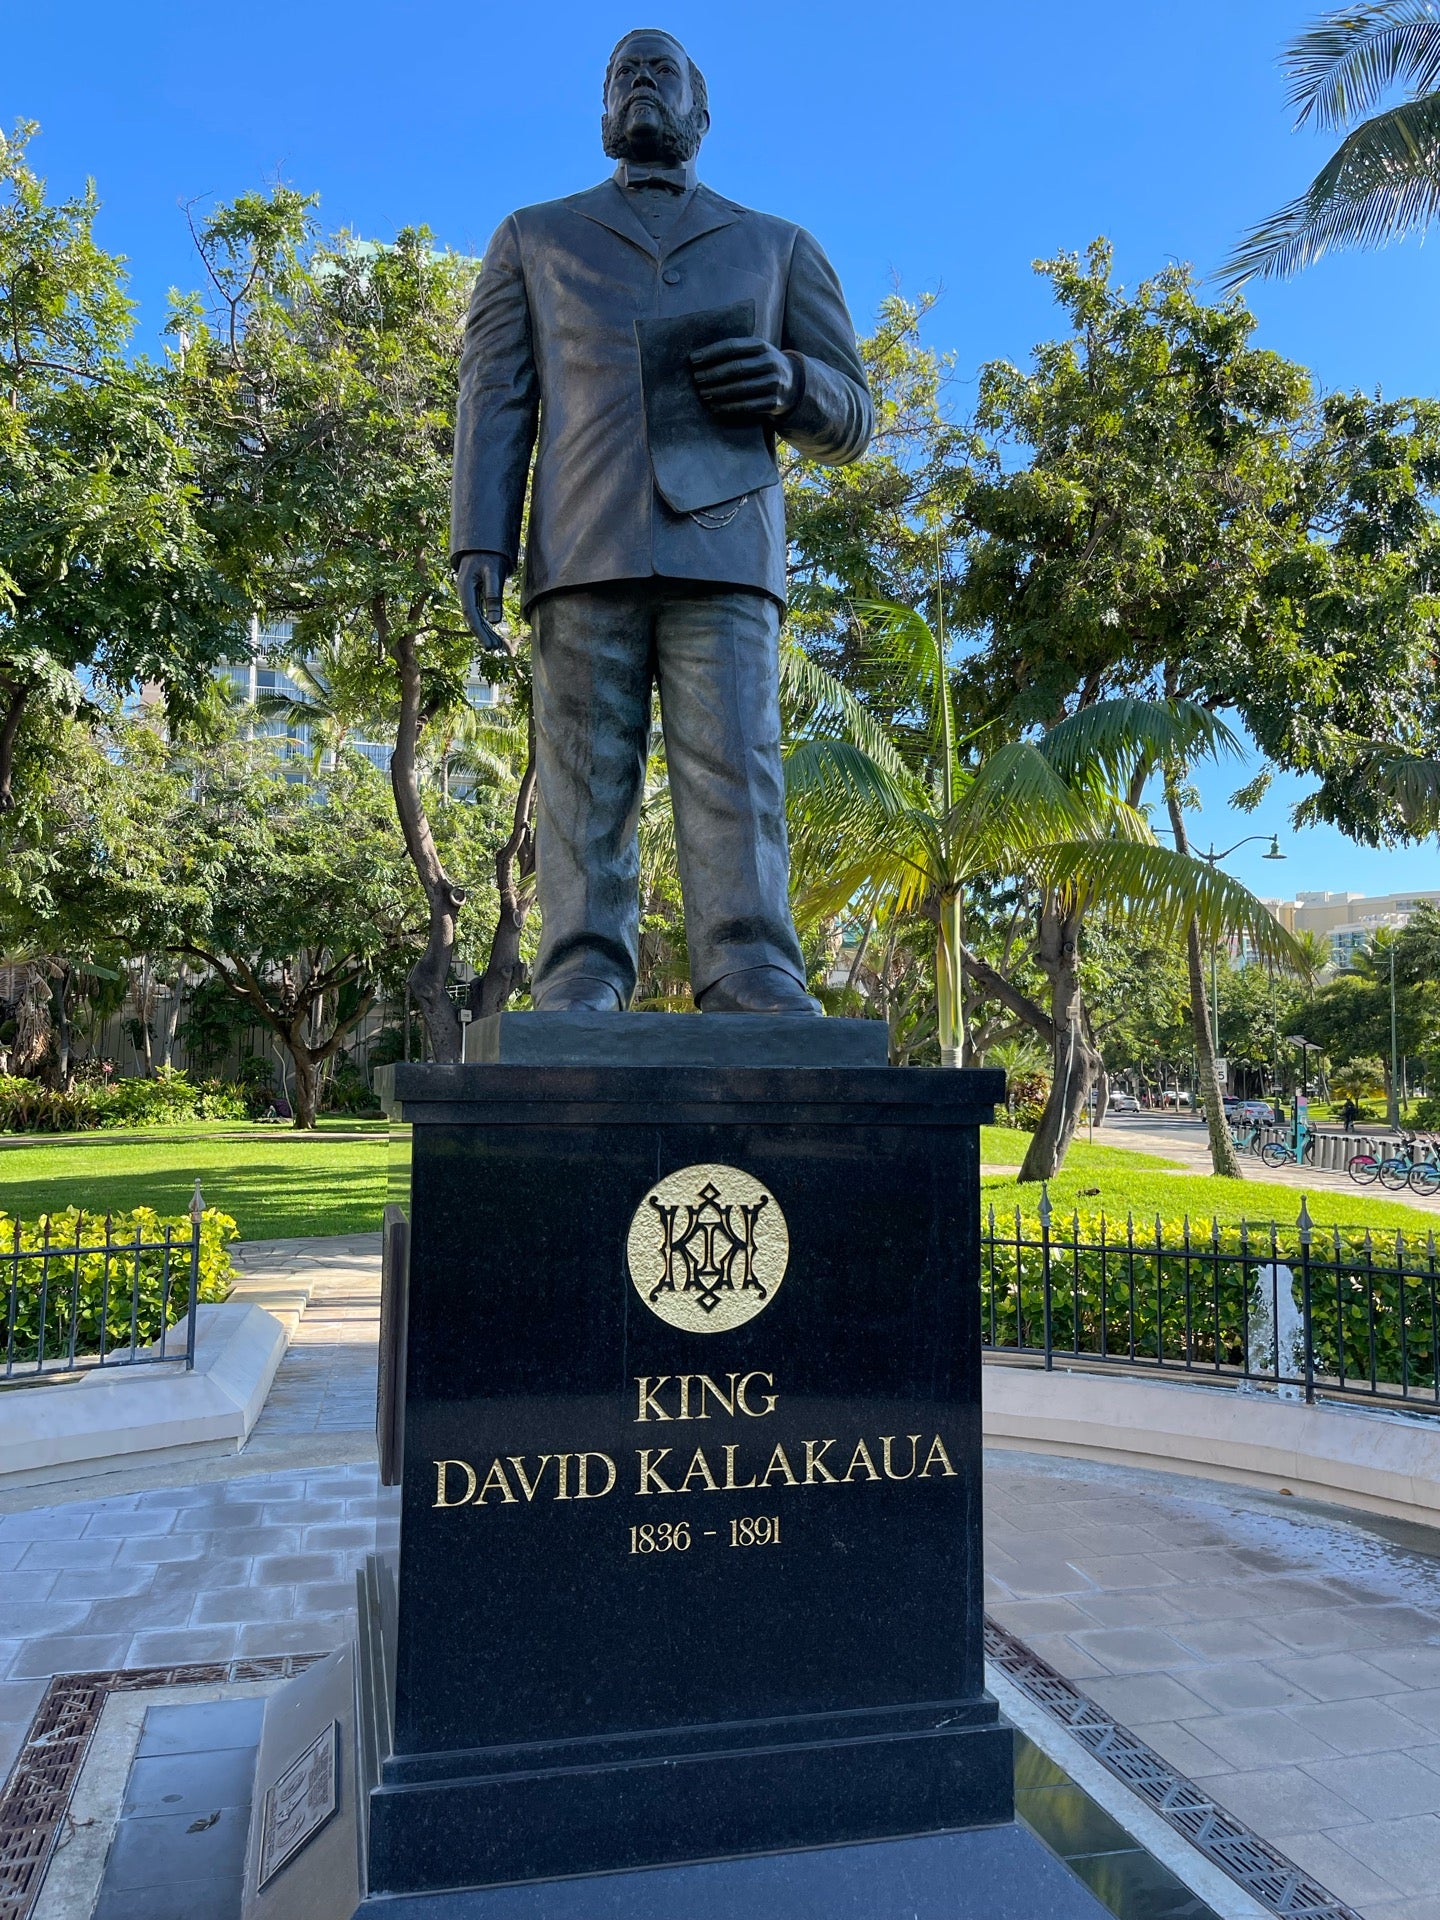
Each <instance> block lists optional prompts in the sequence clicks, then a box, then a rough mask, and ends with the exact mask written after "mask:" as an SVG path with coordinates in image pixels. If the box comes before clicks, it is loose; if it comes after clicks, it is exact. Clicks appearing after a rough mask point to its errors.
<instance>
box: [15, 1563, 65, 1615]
mask: <svg viewBox="0 0 1440 1920" xmlns="http://www.w3.org/2000/svg"><path fill="white" fill-rule="evenodd" d="M59 1578H60V1575H59V1572H58V1571H57V1570H56V1569H54V1568H51V1569H50V1570H49V1571H48V1572H47V1571H46V1570H45V1569H43V1568H41V1567H30V1568H24V1567H18V1568H16V1569H15V1571H14V1572H12V1573H0V1607H4V1606H5V1605H7V1604H8V1603H9V1602H10V1601H12V1600H19V1601H31V1602H33V1601H36V1600H43V1599H45V1598H46V1596H47V1595H48V1594H53V1593H54V1591H55V1582H56V1581H57V1580H58V1579H59Z"/></svg>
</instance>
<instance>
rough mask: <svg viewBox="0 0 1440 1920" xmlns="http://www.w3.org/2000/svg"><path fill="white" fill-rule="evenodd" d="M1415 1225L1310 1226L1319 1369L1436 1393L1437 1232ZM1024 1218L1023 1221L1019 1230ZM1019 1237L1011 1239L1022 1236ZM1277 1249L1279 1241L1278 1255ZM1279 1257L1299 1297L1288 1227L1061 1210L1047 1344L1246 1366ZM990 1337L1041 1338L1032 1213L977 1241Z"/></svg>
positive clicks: (1039, 1252) (1439, 1332) (1039, 1263)
mask: <svg viewBox="0 0 1440 1920" xmlns="http://www.w3.org/2000/svg"><path fill="white" fill-rule="evenodd" d="M1426 1225H1427V1223H1425V1222H1424V1220H1423V1216H1417V1219H1416V1229H1417V1231H1416V1232H1415V1233H1414V1234H1390V1233H1375V1232H1371V1231H1367V1230H1366V1229H1364V1228H1358V1229H1356V1228H1345V1227H1316V1228H1314V1230H1313V1235H1312V1239H1311V1243H1310V1309H1311V1324H1312V1329H1313V1364H1314V1368H1315V1372H1316V1374H1317V1375H1321V1376H1325V1377H1327V1378H1330V1379H1335V1378H1338V1377H1341V1376H1343V1377H1344V1378H1345V1379H1346V1380H1347V1381H1351V1382H1354V1381H1364V1380H1368V1379H1370V1378H1371V1377H1372V1369H1373V1378H1374V1379H1375V1381H1376V1382H1377V1383H1378V1384H1379V1385H1381V1386H1385V1387H1398V1386H1401V1385H1402V1384H1403V1385H1404V1386H1406V1387H1407V1388H1408V1389H1410V1390H1411V1391H1412V1392H1413V1391H1418V1392H1421V1393H1433V1391H1434V1388H1435V1383H1436V1371H1437V1367H1436V1363H1437V1359H1440V1300H1437V1282H1440V1274H1437V1266H1440V1260H1437V1254H1436V1249H1435V1242H1434V1239H1433V1237H1432V1236H1430V1235H1429V1234H1428V1233H1427V1232H1426V1231H1423V1230H1422V1229H1423V1228H1424V1227H1425V1226H1426ZM1017 1229H1018V1230H1017ZM1017 1240H1018V1244H1017ZM1272 1246H1273V1252H1272ZM1272 1260H1274V1261H1279V1262H1280V1263H1282V1264H1284V1265H1285V1266H1288V1267H1289V1268H1290V1269H1291V1272H1292V1274H1293V1276H1294V1292H1295V1298H1296V1301H1297V1302H1298V1301H1299V1299H1300V1292H1301V1286H1300V1280H1301V1266H1302V1251H1301V1245H1300V1237H1299V1231H1298V1229H1297V1228H1296V1227H1277V1228H1275V1229H1274V1230H1273V1241H1272V1229H1271V1228H1270V1226H1269V1225H1268V1224H1267V1225H1264V1226H1261V1225H1252V1226H1250V1227H1249V1228H1248V1230H1247V1229H1244V1228H1241V1227H1239V1226H1233V1225H1229V1226H1220V1225H1216V1224H1215V1223H1213V1222H1212V1223H1211V1224H1210V1225H1208V1226H1206V1225H1203V1224H1201V1223H1199V1222H1190V1221H1186V1220H1185V1219H1183V1218H1181V1219H1173V1218H1172V1219H1169V1220H1162V1219H1156V1220H1151V1221H1148V1222H1141V1221H1136V1222H1135V1225H1134V1229H1133V1240H1132V1238H1131V1235H1130V1230H1129V1228H1128V1225H1122V1224H1121V1223H1120V1222H1118V1221H1116V1220H1113V1219H1108V1218H1107V1217H1106V1216H1105V1215H1104V1214H1103V1213H1098V1212H1097V1213H1088V1212H1082V1213H1078V1214H1076V1213H1067V1214H1063V1215H1062V1214H1060V1213H1059V1212H1058V1210H1057V1213H1056V1215H1055V1217H1054V1218H1053V1220H1052V1222H1051V1227H1050V1240H1049V1276H1050V1328H1051V1344H1052V1347H1053V1349H1054V1350H1055V1351H1056V1352H1061V1353H1075V1352H1079V1353H1080V1354H1082V1355H1083V1354H1096V1355H1098V1354H1100V1353H1101V1352H1104V1353H1107V1354H1109V1355H1112V1356H1116V1355H1128V1353H1129V1352H1130V1351H1131V1349H1132V1345H1133V1351H1134V1353H1135V1355H1136V1356H1137V1358H1139V1359H1142V1360H1149V1361H1154V1360H1157V1359H1162V1360H1163V1361H1164V1362H1167V1363H1169V1364H1171V1365H1184V1364H1185V1363H1186V1360H1187V1358H1188V1360H1189V1361H1190V1363H1191V1364H1192V1365H1195V1366H1199V1367H1206V1366H1210V1367H1214V1366H1216V1365H1218V1366H1220V1367H1221V1368H1233V1367H1238V1366H1243V1364H1244V1361H1245V1349H1246V1338H1247V1333H1248V1331H1249V1316H1250V1312H1251V1309H1252V1306H1253V1296H1254V1288H1255V1283H1256V1276H1257V1273H1258V1271H1259V1269H1260V1268H1262V1267H1268V1266H1269V1265H1270V1263H1271V1262H1272ZM982 1263H983V1264H982V1280H981V1312H982V1315H983V1324H984V1337H985V1339H986V1340H987V1341H988V1342H991V1343H993V1345H995V1346H996V1347H998V1348H1006V1347H1009V1348H1012V1349H1013V1348H1016V1347H1024V1348H1028V1349H1032V1350H1033V1349H1035V1348H1037V1347H1039V1346H1041V1345H1042V1344H1043V1337H1044V1332H1043V1330H1044V1325H1045V1272H1046V1260H1045V1253H1044V1250H1043V1247H1042V1233H1041V1225H1040V1221H1039V1218H1038V1217H1037V1216H1036V1215H1035V1214H1033V1213H1029V1212H1027V1213H1025V1214H1023V1215H1016V1214H1009V1215H997V1216H996V1218H995V1225H994V1232H993V1237H992V1235H991V1232H990V1230H989V1228H988V1226H987V1229H986V1232H985V1235H984V1238H983V1240H982Z"/></svg>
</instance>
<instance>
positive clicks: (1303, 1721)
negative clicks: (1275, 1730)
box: [1290, 1699, 1440, 1758]
mask: <svg viewBox="0 0 1440 1920" xmlns="http://www.w3.org/2000/svg"><path fill="white" fill-rule="evenodd" d="M1290 1718H1291V1719H1292V1720H1293V1721H1294V1722H1295V1723H1296V1725H1297V1726H1301V1727H1308V1728H1309V1729H1310V1731H1311V1732H1312V1733H1318V1734H1319V1736H1320V1738H1321V1739H1322V1740H1328V1741H1329V1742H1330V1744H1331V1746H1332V1747H1336V1748H1338V1749H1339V1751H1340V1752H1341V1753H1385V1752H1390V1751H1401V1752H1408V1751H1409V1750H1410V1749H1412V1748H1413V1747H1414V1746H1415V1722H1414V1721H1413V1720H1407V1719H1406V1718H1405V1716H1404V1714H1403V1713H1397V1712H1396V1711H1395V1709H1394V1707H1392V1706H1390V1705H1389V1704H1388V1702H1385V1701H1381V1700H1354V1699H1351V1700H1331V1701H1327V1702H1325V1703H1324V1704H1323V1705H1317V1706H1313V1707H1311V1706H1304V1707H1292V1708H1291V1710H1290ZM1428 1751H1429V1752H1430V1753H1433V1754H1435V1755H1436V1756H1437V1758H1440V1746H1432V1747H1430V1748H1429V1749H1428Z"/></svg>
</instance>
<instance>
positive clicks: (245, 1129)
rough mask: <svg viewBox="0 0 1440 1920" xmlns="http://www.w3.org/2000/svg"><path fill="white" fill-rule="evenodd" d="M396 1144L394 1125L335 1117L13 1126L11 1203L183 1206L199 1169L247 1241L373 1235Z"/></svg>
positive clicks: (8, 1142)
mask: <svg viewBox="0 0 1440 1920" xmlns="http://www.w3.org/2000/svg"><path fill="white" fill-rule="evenodd" d="M347 1134H359V1135H360V1136H361V1137H360V1138H358V1139H350V1138H346V1137H345V1135H347ZM385 1145H386V1128H385V1123H384V1122H383V1121H366V1120H361V1121H331V1122H329V1123H328V1124H326V1125H323V1126H322V1127H321V1129H320V1131H319V1132H318V1133H313V1134H303V1133H296V1132H295V1131H294V1130H293V1129H292V1128H289V1127H276V1126H246V1125H244V1124H238V1123H235V1122H226V1121H211V1122H202V1123H199V1124H197V1125H195V1126H190V1127H166V1128H155V1129H153V1130H151V1129H149V1128H146V1129H143V1130H142V1129H135V1130H133V1131H129V1130H126V1131H118V1130H117V1131H114V1132H108V1131H107V1132H101V1133H76V1134H25V1135H15V1134H5V1135H0V1212H5V1213H9V1214H13V1215H18V1216H19V1217H20V1218H21V1219H24V1220H33V1219H35V1218H36V1216H37V1215H39V1214H41V1213H44V1212H46V1211H48V1210H51V1209H58V1208H60V1207H83V1208H84V1209H85V1210H86V1211H87V1212H90V1213H107V1212H114V1213H119V1212H121V1211H123V1210H124V1209H126V1208H129V1207H138V1206H151V1207H156V1208H158V1209H159V1211H160V1212H162V1213H183V1212H184V1211H185V1209H186V1208H187V1207H188V1206H189V1204H190V1195H191V1193H192V1192H193V1190H194V1186H195V1181H196V1179H197V1177H198V1179H199V1181H200V1190H201V1192H202V1193H203V1194H204V1196H205V1201H206V1204H207V1206H212V1207H218V1208H219V1209H220V1211H221V1212H222V1213H228V1214H231V1215H233V1216H234V1219H235V1220H236V1222H237V1224H238V1225H239V1228H240V1237H241V1238H242V1239H243V1240H283V1239H290V1238H298V1237H301V1236H308V1235H313V1234H324V1233H363V1232H368V1231H370V1230H371V1229H373V1228H378V1227H379V1225H380V1213H381V1209H382V1207H383V1206H384V1202H385Z"/></svg>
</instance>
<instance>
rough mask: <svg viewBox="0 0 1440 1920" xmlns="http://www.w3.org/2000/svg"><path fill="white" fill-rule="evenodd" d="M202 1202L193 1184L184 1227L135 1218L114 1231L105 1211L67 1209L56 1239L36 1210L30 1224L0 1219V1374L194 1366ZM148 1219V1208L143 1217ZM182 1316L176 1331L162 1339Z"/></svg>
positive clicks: (29, 1375)
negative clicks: (0, 1283) (148, 1227)
mask: <svg viewBox="0 0 1440 1920" xmlns="http://www.w3.org/2000/svg"><path fill="white" fill-rule="evenodd" d="M204 1212H205V1203H204V1200H203V1199H202V1197H201V1193H200V1183H199V1181H198V1180H197V1181H196V1183H195V1197H194V1199H193V1200H192V1201H191V1204H190V1229H189V1232H188V1233H187V1232H186V1231H185V1230H184V1228H183V1226H178V1225H176V1224H174V1223H170V1224H165V1225H163V1226H162V1225H161V1223H159V1222H156V1225H155V1229H154V1230H153V1231H152V1232H151V1233H150V1234H149V1235H148V1236H147V1234H146V1231H145V1227H144V1225H143V1223H142V1224H137V1225H136V1227H135V1229H134V1231H133V1232H122V1233H121V1234H119V1235H118V1236H117V1234H116V1233H115V1231H114V1225H113V1222H112V1221H111V1219H110V1218H109V1217H108V1216H105V1217H95V1216H91V1217H88V1218H87V1216H86V1215H84V1214H83V1213H82V1214H79V1215H68V1216H66V1217H65V1220H64V1223H63V1229H62V1231H61V1233H60V1235H59V1237H57V1236H56V1235H55V1233H54V1232H53V1231H52V1224H53V1223H52V1221H51V1220H50V1218H49V1217H44V1218H42V1219H41V1220H40V1222H39V1224H38V1225H37V1226H35V1227H33V1228H27V1227H24V1226H22V1224H21V1222H20V1221H18V1220H15V1221H6V1222H5V1231H4V1236H3V1239H0V1277H3V1280H4V1286H5V1296H4V1299H5V1307H4V1311H5V1367H4V1373H3V1376H0V1377H3V1378H4V1379H5V1380H14V1379H17V1378H19V1379H25V1378H36V1377H40V1376H46V1375H52V1374H59V1373H71V1372H76V1371H80V1370H83V1369H86V1368H90V1367H117V1366H125V1367H138V1366H148V1365H157V1364H159V1363H160V1362H162V1361H171V1362H178V1361H183V1362H184V1364H185V1367H186V1368H187V1369H189V1368H193V1367H194V1365H195V1308H196V1304H197V1302H198V1300H199V1297H200V1254H201V1239H202V1233H203V1228H204ZM152 1218H153V1216H152ZM182 1315H183V1316H184V1320H185V1326H184V1331H183V1338H182V1339H179V1340H176V1339H174V1338H172V1333H173V1329H174V1327H175V1325H176V1323H177V1322H178V1321H179V1320H180V1319H181V1317H182Z"/></svg>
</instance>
